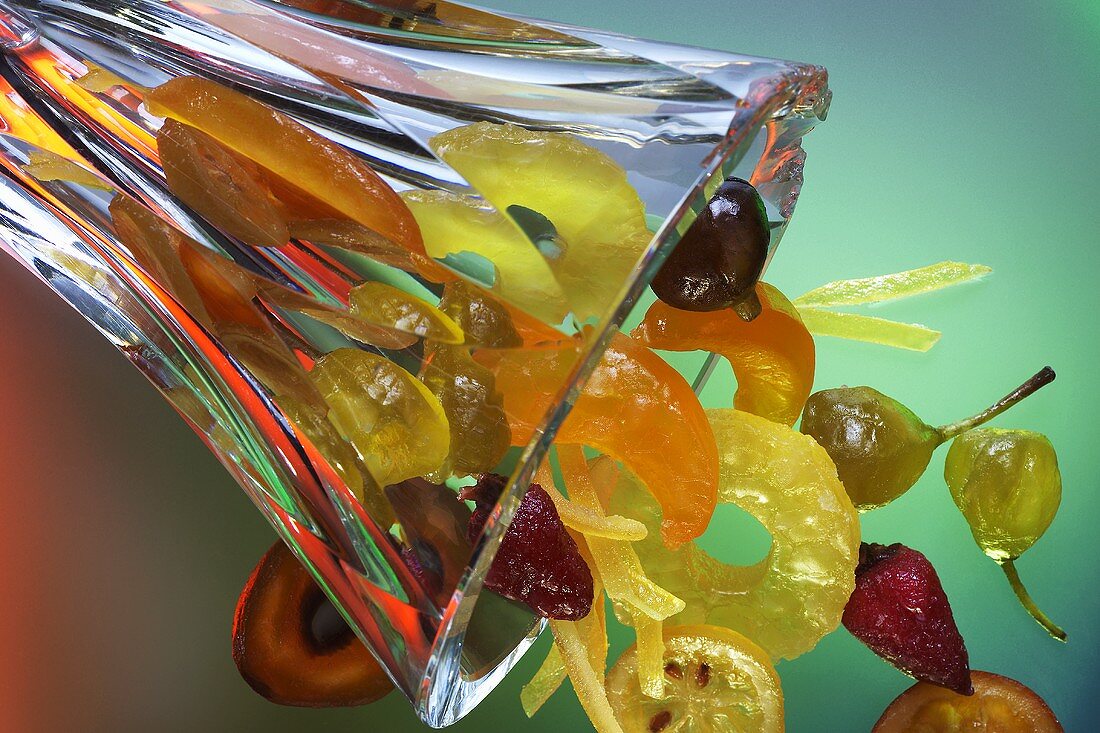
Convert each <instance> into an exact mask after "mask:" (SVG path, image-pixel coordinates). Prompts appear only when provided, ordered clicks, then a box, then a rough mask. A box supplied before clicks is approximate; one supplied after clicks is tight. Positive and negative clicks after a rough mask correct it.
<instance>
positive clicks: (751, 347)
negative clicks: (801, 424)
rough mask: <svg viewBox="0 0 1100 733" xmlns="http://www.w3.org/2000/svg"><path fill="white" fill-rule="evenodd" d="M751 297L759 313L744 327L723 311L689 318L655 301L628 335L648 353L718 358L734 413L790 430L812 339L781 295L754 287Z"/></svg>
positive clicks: (805, 381) (804, 393)
mask: <svg viewBox="0 0 1100 733" xmlns="http://www.w3.org/2000/svg"><path fill="white" fill-rule="evenodd" d="M756 295H757V298H758V299H759V301H760V305H761V308H762V310H761V311H760V314H759V315H758V316H757V317H756V318H754V319H753V320H752V321H748V322H746V321H745V320H743V319H742V318H741V317H740V316H739V315H737V313H735V312H734V311H732V310H730V309H728V308H727V309H724V310H717V311H711V312H705V313H693V312H690V311H685V310H679V309H677V308H673V307H672V306H670V305H668V304H666V303H663V302H661V301H657V302H655V303H654V304H653V305H652V306H650V308H649V310H648V311H647V312H646V314H645V319H644V320H643V321H642V322H641V323H640V324H639V325H638V327H637V328H635V329H634V331H633V332H631V334H630V335H631V336H632V337H633V338H636V339H638V340H639V341H641V342H642V343H644V344H646V345H647V346H649V347H650V348H653V349H665V350H668V351H694V350H696V349H701V350H703V351H713V352H716V353H718V354H721V355H722V356H724V357H725V358H726V359H728V360H729V362H730V364H731V365H732V366H733V373H734V375H735V376H736V377H737V392H736V394H735V395H734V397H733V406H734V407H735V408H737V409H738V410H744V411H745V412H751V413H753V414H754V415H760V416H762V417H766V418H768V419H769V420H775V421H776V422H780V423H783V424H784V425H794V423H795V421H796V420H798V416H799V415H800V414H801V413H802V407H803V406H804V405H805V404H806V398H807V397H809V396H810V390H811V389H812V388H813V383H814V358H815V357H814V340H813V337H812V336H810V333H809V331H807V330H806V326H804V325H803V324H802V319H801V318H800V317H799V315H798V311H797V310H795V308H794V306H792V305H791V303H790V301H788V300H787V298H786V297H785V296H784V295H783V293H781V292H779V290H777V289H776V288H774V287H773V286H771V285H768V284H767V283H757V285H756Z"/></svg>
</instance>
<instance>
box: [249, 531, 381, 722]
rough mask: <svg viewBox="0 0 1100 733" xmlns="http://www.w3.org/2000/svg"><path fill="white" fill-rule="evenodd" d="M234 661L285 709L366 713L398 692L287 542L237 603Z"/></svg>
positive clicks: (257, 687) (265, 558)
mask: <svg viewBox="0 0 1100 733" xmlns="http://www.w3.org/2000/svg"><path fill="white" fill-rule="evenodd" d="M233 661H234V662H236V663H237V669H238V670H239V671H240V673H241V676H242V677H244V679H245V681H246V682H247V683H248V684H249V686H250V687H252V689H254V690H255V691H256V692H258V693H259V694H261V695H263V696H264V697H265V698H267V699H268V700H271V701H272V702H275V703H278V704H280V705H296V706H300V707H343V706H351V705H365V704H367V703H370V702H374V701H375V700H379V699H381V698H382V697H384V696H385V695H386V694H388V693H389V692H390V691H391V690H392V689H393V683H392V682H390V679H389V677H387V676H386V673H385V671H383V669H382V668H381V667H380V666H379V664H378V662H377V661H375V659H374V657H373V656H372V655H371V653H370V652H369V651H367V648H366V647H365V646H363V644H362V643H361V642H360V641H359V639H358V638H357V637H356V636H355V634H354V632H352V630H351V628H350V627H349V626H348V625H347V623H346V622H345V621H344V620H343V618H341V617H340V614H339V613H337V611H336V609H335V607H333V605H332V603H331V602H329V600H328V598H327V597H326V596H325V594H324V592H323V591H322V590H321V588H320V587H319V586H318V585H317V584H316V583H315V582H314V581H313V578H311V577H310V575H309V573H308V572H306V570H305V568H303V567H302V566H301V564H300V563H299V562H298V560H297V558H295V557H294V555H293V554H291V552H290V550H289V549H288V548H287V547H286V545H284V544H283V543H282V542H281V541H280V542H276V543H275V544H274V545H273V546H272V547H271V549H270V550H268V551H267V554H265V555H264V556H263V559H262V560H260V563H259V564H258V565H257V566H256V568H255V570H253V571H252V575H251V577H249V579H248V583H247V584H246V585H245V587H244V590H243V591H242V592H241V596H240V599H239V600H238V601H237V611H236V614H235V615H234V618H233Z"/></svg>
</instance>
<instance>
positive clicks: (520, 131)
mask: <svg viewBox="0 0 1100 733" xmlns="http://www.w3.org/2000/svg"><path fill="white" fill-rule="evenodd" d="M431 145H432V147H433V148H434V149H435V151H436V152H437V153H438V154H439V155H440V157H442V158H443V160H445V161H446V162H447V163H448V164H449V165H451V166H452V167H453V168H454V169H455V170H457V171H458V172H459V173H461V174H462V175H463V176H464V177H465V178H466V180H467V181H469V182H470V184H471V185H473V187H474V188H476V189H477V191H478V192H479V193H481V195H483V196H484V197H485V198H486V199H487V200H488V201H489V202H490V203H492V204H493V206H495V207H496V209H497V211H499V212H502V213H505V214H507V215H509V216H511V217H512V218H513V219H515V220H516V221H517V222H519V221H520V219H521V218H524V217H531V216H532V214H533V215H534V218H537V219H539V220H540V221H548V223H549V225H550V228H551V229H552V230H553V233H552V235H551V237H550V238H551V239H553V240H554V241H553V242H552V244H551V246H550V248H549V249H550V250H551V251H550V252H549V253H548V254H549V256H548V257H547V258H546V261H547V262H548V263H549V266H550V268H552V269H553V272H554V275H555V276H556V277H557V281H558V282H559V283H561V287H562V289H563V290H564V291H565V295H566V296H567V298H568V304H569V307H570V308H572V310H573V312H574V313H575V314H576V316H577V318H578V319H580V320H584V319H586V318H588V317H590V316H597V317H598V316H603V315H604V312H605V311H606V310H607V309H608V307H609V306H610V305H611V302H612V299H613V298H614V297H615V293H616V288H615V287H608V283H622V282H624V281H625V278H626V276H627V274H628V273H629V272H630V271H631V269H632V268H633V267H634V263H635V262H636V261H637V259H638V257H639V256H640V255H641V254H642V251H643V250H644V249H645V247H646V245H648V244H649V241H650V239H651V238H652V234H651V233H650V232H649V230H648V229H647V228H646V222H645V206H644V205H643V204H642V200H641V199H640V198H639V197H638V192H637V191H635V190H634V187H633V186H631V185H630V183H629V182H628V181H627V178H626V171H624V170H623V169H622V168H621V167H620V166H619V165H618V164H617V163H616V162H615V161H613V160H612V159H611V158H610V157H609V156H608V155H606V154H605V153H603V152H601V151H599V150H597V149H596V148H594V147H592V146H590V145H586V144H585V143H583V142H581V141H580V140H578V139H577V138H575V137H573V136H572V135H567V134H564V133H557V132H533V131H530V130H526V129H524V128H522V127H517V126H515V125H507V124H504V125H501V124H493V123H491V122H478V123H476V124H473V125H466V126H464V127H458V128H455V129H453V130H449V131H447V132H445V133H442V134H440V135H436V136H435V137H434V138H432V140H431ZM543 218H545V219H543ZM513 229H514V227H513ZM516 232H517V235H516V236H517V237H519V238H520V239H522V240H524V244H525V245H526V246H527V248H528V249H529V250H530V251H531V252H538V250H536V249H535V246H534V245H533V244H532V243H531V242H529V241H526V239H525V238H523V237H522V236H521V235H519V234H518V230H516ZM517 285H518V283H517ZM526 285H528V286H529V285H530V283H527V284H526ZM548 320H549V319H548Z"/></svg>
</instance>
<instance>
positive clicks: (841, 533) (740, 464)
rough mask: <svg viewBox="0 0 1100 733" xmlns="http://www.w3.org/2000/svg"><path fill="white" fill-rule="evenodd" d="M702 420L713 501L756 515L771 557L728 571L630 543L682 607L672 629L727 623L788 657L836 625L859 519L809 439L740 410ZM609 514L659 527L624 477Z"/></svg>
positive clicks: (646, 543)
mask: <svg viewBox="0 0 1100 733" xmlns="http://www.w3.org/2000/svg"><path fill="white" fill-rule="evenodd" d="M707 417H709V418H710V424H711V427H712V428H713V430H714V438H715V440H716V441H717V443H718V454H719V461H720V462H719V486H718V497H719V501H720V502H722V503H728V504H735V505H737V506H739V507H741V508H742V509H744V510H745V511H747V512H749V513H750V514H752V515H753V516H754V517H756V519H757V520H759V521H760V523H761V524H763V525H764V528H765V529H767V530H768V532H769V533H770V534H771V536H772V546H771V550H770V551H769V552H768V555H767V557H765V558H764V559H763V560H761V561H760V562H759V563H757V564H756V565H750V566H739V565H728V564H726V563H723V562H721V561H719V560H717V559H715V558H714V557H712V556H711V555H709V554H707V553H706V552H705V551H704V550H703V549H701V548H700V547H699V546H698V545H697V544H695V543H689V544H686V545H684V546H683V547H681V548H680V549H678V550H675V551H672V550H669V549H668V548H667V547H665V546H663V545H662V544H661V543H659V542H654V541H653V540H652V535H651V536H650V537H647V538H646V539H645V540H642V541H641V542H638V543H635V547H636V548H637V551H638V556H639V557H640V558H641V560H642V564H643V566H644V567H645V570H646V572H647V573H648V574H649V576H650V577H651V578H653V580H654V581H656V582H657V583H659V584H660V585H661V586H662V587H664V588H666V589H668V590H669V591H670V592H672V593H675V594H676V595H677V596H678V597H680V598H683V599H684V601H685V603H686V604H687V607H686V608H685V610H684V611H683V612H682V613H680V614H679V615H678V616H676V617H675V618H673V619H672V622H675V623H703V622H705V623H708V624H715V625H719V626H726V627H729V628H731V629H735V630H737V631H739V632H741V633H744V634H745V635H746V636H749V637H750V638H752V639H753V641H755V642H756V643H757V644H759V645H760V646H762V647H763V648H764V649H766V650H767V651H768V653H769V654H771V655H772V657H773V658H774V659H780V658H786V659H793V658H794V657H797V656H799V655H800V654H803V653H805V652H807V651H809V650H810V649H812V648H813V647H814V646H815V645H816V644H817V642H818V641H820V640H821V638H822V637H823V636H825V634H827V633H829V632H830V631H832V630H833V629H835V628H836V627H837V626H838V625H839V623H840V618H841V614H842V613H843V611H844V606H845V604H846V603H847V601H848V597H849V596H850V595H851V593H852V588H853V585H854V571H855V567H856V562H857V559H858V550H859V518H858V516H857V514H856V510H855V507H853V506H852V502H851V500H849V499H848V495H847V493H845V491H844V487H843V486H842V485H841V483H840V481H839V480H838V479H837V476H836V469H835V468H834V467H833V463H832V461H831V460H830V459H829V456H828V454H827V453H825V451H824V450H823V449H822V448H821V447H820V446H819V445H817V443H815V442H814V441H813V440H812V439H808V438H807V437H806V436H803V435H801V434H799V433H798V432H796V431H794V430H791V429H790V428H788V427H786V426H784V425H780V424H778V423H775V422H772V421H771V420H767V419H765V418H762V417H759V416H757V415H750V414H749V413H747V412H739V411H736V410H707ZM611 509H612V511H616V512H619V513H621V514H624V515H626V516H628V517H632V518H634V519H638V520H639V521H641V522H643V523H644V524H645V525H646V526H647V527H649V528H650V529H651V530H652V528H653V527H655V526H657V525H658V524H659V523H660V521H661V513H660V509H659V507H658V506H657V504H656V502H654V501H653V500H652V499H651V498H650V497H649V496H648V495H647V492H646V491H645V490H644V489H643V488H642V487H640V486H639V485H638V483H637V479H636V478H634V477H633V476H631V475H630V474H629V472H626V471H624V472H622V474H621V475H620V478H619V480H618V483H617V484H616V486H615V489H614V492H613V495H612V498H611Z"/></svg>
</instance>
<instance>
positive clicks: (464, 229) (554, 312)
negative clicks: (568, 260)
mask: <svg viewBox="0 0 1100 733" xmlns="http://www.w3.org/2000/svg"><path fill="white" fill-rule="evenodd" d="M402 198H404V200H405V203H406V204H408V206H409V209H410V211H412V213H413V216H414V217H416V221H417V223H418V224H419V226H420V231H421V232H422V233H423V237H424V246H425V248H426V250H427V252H428V254H429V255H430V256H431V257H436V258H439V259H442V258H444V257H446V256H447V255H449V254H458V253H460V252H473V253H474V254H476V255H479V256H480V257H483V258H485V260H487V261H488V262H490V263H492V265H493V267H494V270H495V273H496V277H495V280H494V282H493V292H494V294H496V295H498V296H500V298H502V299H503V300H505V301H507V302H509V303H511V304H513V305H515V306H516V307H517V308H520V309H521V310H524V311H526V312H528V313H531V314H532V315H534V316H536V317H538V318H540V319H542V320H543V321H546V322H547V323H560V322H561V321H562V319H563V318H565V315H566V313H568V311H569V306H568V304H567V303H566V299H565V294H564V293H563V292H562V290H561V287H560V286H559V285H558V281H557V280H556V279H555V278H554V274H553V272H552V271H551V269H550V266H549V265H548V264H547V262H546V260H545V259H544V258H543V256H542V255H541V254H539V251H538V250H537V249H535V247H534V246H533V245H532V244H531V242H529V241H528V240H527V238H526V237H524V235H523V232H522V231H520V230H519V229H518V228H517V227H516V225H515V224H513V223H512V222H511V221H509V220H508V219H506V218H504V216H502V215H501V214H500V213H499V212H498V211H497V210H496V209H494V208H493V207H491V206H488V205H486V204H485V202H483V201H482V200H481V199H478V198H475V197H473V196H459V195H457V194H454V193H451V192H449V191H406V192H405V193H403V194H402Z"/></svg>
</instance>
